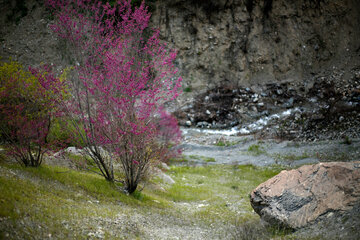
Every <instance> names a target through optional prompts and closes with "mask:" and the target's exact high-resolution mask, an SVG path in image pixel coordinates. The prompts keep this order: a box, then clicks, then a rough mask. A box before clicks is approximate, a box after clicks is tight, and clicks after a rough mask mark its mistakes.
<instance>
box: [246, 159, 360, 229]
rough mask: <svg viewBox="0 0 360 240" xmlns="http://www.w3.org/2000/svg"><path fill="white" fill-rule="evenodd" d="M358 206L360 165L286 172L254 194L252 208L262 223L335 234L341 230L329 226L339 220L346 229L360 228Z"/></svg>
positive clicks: (330, 164)
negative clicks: (313, 229) (333, 232)
mask: <svg viewBox="0 0 360 240" xmlns="http://www.w3.org/2000/svg"><path fill="white" fill-rule="evenodd" d="M359 205H360V161H357V162H328V163H319V164H316V165H305V166H302V167H300V168H298V169H293V170H289V171H286V170H284V171H282V172H281V173H279V174H278V175H276V176H275V177H273V178H271V179H269V180H267V181H266V182H264V183H262V184H260V185H259V186H258V187H257V188H256V189H254V190H253V191H252V192H251V206H252V207H253V209H254V210H255V212H256V213H258V214H259V215H260V216H261V218H262V219H263V220H265V221H266V222H268V223H270V224H273V225H280V226H284V227H288V228H291V229H295V230H299V229H303V228H307V227H311V226H315V225H316V226H321V228H329V229H328V230H329V231H332V230H334V229H336V228H337V227H340V226H334V225H333V224H329V223H332V222H339V221H338V219H339V218H340V219H341V220H342V222H343V226H344V228H346V226H348V227H349V229H350V228H352V227H353V226H354V225H356V226H359V225H360V221H359V220H360V213H359V212H360V211H357V210H356V209H357V208H356V209H355V208H354V206H359ZM354 209H355V210H354ZM331 213H333V214H331ZM324 216H326V217H324ZM349 216H351V217H350V218H349ZM333 217H336V218H337V219H332V218H333ZM349 221H350V222H349ZM324 223H326V224H324ZM359 227H360V226H359ZM358 229H359V228H358ZM325 232H326V231H325Z"/></svg>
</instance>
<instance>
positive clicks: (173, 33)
mask: <svg viewBox="0 0 360 240" xmlns="http://www.w3.org/2000/svg"><path fill="white" fill-rule="evenodd" d="M152 23H153V26H156V27H159V28H160V30H161V33H162V37H163V38H164V40H165V41H167V42H169V43H170V44H171V45H172V46H174V47H175V48H177V49H179V55H180V56H179V59H178V65H179V68H180V71H181V75H182V76H184V79H185V82H186V84H187V85H188V86H191V87H192V88H195V89H201V88H203V87H207V86H214V85H219V84H221V83H223V82H227V83H231V84H234V85H257V84H260V85H262V84H265V83H274V82H304V81H306V82H307V81H309V82H311V80H313V78H314V77H316V76H326V77H331V76H335V75H339V79H342V80H343V79H345V80H348V79H351V78H352V77H353V75H354V71H355V70H359V66H360V58H359V53H360V43H359V41H358V38H359V37H360V28H358V26H359V24H360V7H359V3H358V1H356V0H346V1H342V0H334V1H329V0H296V1H286V0H277V1H272V0H245V1H240V0H208V1H202V0H197V1H190V0H158V1H156V4H155V10H154V13H153V16H152Z"/></svg>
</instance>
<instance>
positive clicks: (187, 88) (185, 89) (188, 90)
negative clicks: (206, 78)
mask: <svg viewBox="0 0 360 240" xmlns="http://www.w3.org/2000/svg"><path fill="white" fill-rule="evenodd" d="M184 92H186V93H189V92H192V87H191V86H188V87H186V88H184Z"/></svg>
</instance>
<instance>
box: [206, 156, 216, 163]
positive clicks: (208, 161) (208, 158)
mask: <svg viewBox="0 0 360 240" xmlns="http://www.w3.org/2000/svg"><path fill="white" fill-rule="evenodd" d="M203 160H204V162H207V163H210V162H216V160H215V158H212V157H205V158H203Z"/></svg>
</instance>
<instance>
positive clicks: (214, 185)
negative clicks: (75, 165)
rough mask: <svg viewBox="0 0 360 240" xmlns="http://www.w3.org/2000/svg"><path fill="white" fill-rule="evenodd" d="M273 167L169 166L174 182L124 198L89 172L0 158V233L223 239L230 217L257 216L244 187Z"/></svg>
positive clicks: (16, 235)
mask: <svg viewBox="0 0 360 240" xmlns="http://www.w3.org/2000/svg"><path fill="white" fill-rule="evenodd" d="M280 170H281V169H280V168H278V167H273V168H256V167H253V166H229V165H227V166H223V165H216V166H204V167H186V166H183V167H175V166H173V167H171V169H170V170H169V171H168V172H167V174H169V175H170V176H171V177H173V178H174V180H175V181H176V183H175V184H173V185H171V186H169V185H166V184H163V183H161V181H160V180H156V178H155V179H154V180H152V181H151V182H152V183H149V184H147V186H146V187H145V188H144V190H143V191H142V192H141V193H140V192H136V193H135V194H134V195H130V196H128V195H126V194H123V193H122V192H121V191H120V190H119V188H120V186H119V185H116V184H110V183H108V182H107V181H105V180H104V179H102V178H101V177H100V176H97V175H94V174H92V173H88V172H79V171H75V170H70V169H67V168H62V167H54V166H45V165H44V166H42V167H40V168H22V167H19V166H17V165H9V164H4V163H1V164H0V193H1V194H0V239H2V238H5V239H8V238H9V239H24V238H26V239H28V238H35V239H46V238H50V237H51V238H57V239H64V238H65V239H86V238H89V237H90V238H103V237H105V238H110V239H146V238H154V239H171V238H173V237H174V238H175V237H176V236H178V237H179V236H180V237H181V236H183V239H184V238H189V239H196V238H198V239H199V238H206V236H213V237H214V236H215V237H216V238H230V237H231V234H230V235H229V231H228V230H229V229H231V228H234V224H235V222H238V223H239V222H240V223H242V222H246V221H249V220H251V221H252V220H255V221H257V220H258V217H257V215H256V214H254V213H253V211H252V209H251V206H250V203H249V197H248V196H249V193H250V191H251V190H252V189H254V188H255V187H256V186H257V185H258V184H260V183H261V182H263V181H265V180H266V179H268V178H270V177H272V176H274V175H275V174H277V173H278V172H279V171H280ZM225 226H226V227H225ZM215 237H214V238H215Z"/></svg>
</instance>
